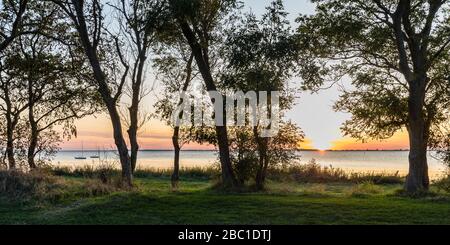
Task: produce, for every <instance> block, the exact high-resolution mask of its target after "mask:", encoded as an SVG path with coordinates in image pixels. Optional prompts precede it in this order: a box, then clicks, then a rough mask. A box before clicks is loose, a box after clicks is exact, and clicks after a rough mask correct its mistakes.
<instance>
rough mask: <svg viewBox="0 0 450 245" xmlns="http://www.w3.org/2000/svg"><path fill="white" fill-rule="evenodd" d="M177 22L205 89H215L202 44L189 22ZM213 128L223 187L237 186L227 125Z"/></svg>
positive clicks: (180, 20) (179, 20)
mask: <svg viewBox="0 0 450 245" xmlns="http://www.w3.org/2000/svg"><path fill="white" fill-rule="evenodd" d="M178 22H179V24H180V27H181V30H182V32H183V35H184V37H185V38H186V40H187V41H188V43H189V46H190V47H191V50H192V53H193V54H194V58H195V61H196V63H197V66H198V69H199V71H200V73H201V75H202V77H203V81H204V82H205V85H206V89H207V90H208V91H217V87H216V84H215V82H214V79H213V77H212V74H211V68H210V66H209V63H208V57H207V53H206V52H204V51H203V50H202V46H201V45H200V44H199V42H198V40H197V38H196V37H195V34H194V32H193V31H192V29H191V27H190V26H189V24H188V23H187V22H186V21H184V20H182V19H178ZM211 99H212V98H211ZM215 129H216V135H217V142H218V147H219V159H220V165H221V168H222V182H223V185H224V186H225V187H235V186H238V185H239V184H238V181H237V179H236V176H235V174H234V172H233V167H232V165H231V158H230V149H229V143H228V131H227V127H226V126H216V127H215Z"/></svg>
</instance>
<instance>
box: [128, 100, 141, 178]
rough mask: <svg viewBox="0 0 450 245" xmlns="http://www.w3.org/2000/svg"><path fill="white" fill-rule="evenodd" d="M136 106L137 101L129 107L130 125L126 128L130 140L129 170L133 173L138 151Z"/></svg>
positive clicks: (137, 105)
mask: <svg viewBox="0 0 450 245" xmlns="http://www.w3.org/2000/svg"><path fill="white" fill-rule="evenodd" d="M138 107H139V103H137V104H134V103H133V105H132V106H131V107H130V108H129V111H130V127H129V128H128V138H129V140H130V146H131V153H130V161H131V171H132V172H133V173H134V171H135V170H136V162H137V157H138V152H139V143H138V141H137V131H138V123H139V122H138V120H139V119H138Z"/></svg>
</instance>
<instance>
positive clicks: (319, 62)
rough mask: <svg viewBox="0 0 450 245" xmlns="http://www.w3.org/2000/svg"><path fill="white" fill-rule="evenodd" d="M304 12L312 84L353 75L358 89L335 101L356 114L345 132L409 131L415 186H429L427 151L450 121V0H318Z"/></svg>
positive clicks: (384, 134) (303, 41) (301, 34)
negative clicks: (312, 12) (312, 10)
mask: <svg viewBox="0 0 450 245" xmlns="http://www.w3.org/2000/svg"><path fill="white" fill-rule="evenodd" d="M314 2H315V3H317V12H316V14H315V15H313V16H301V17H299V18H298V22H299V24H300V27H299V28H298V39H299V47H300V49H301V50H302V54H303V55H301V56H300V58H299V60H300V61H301V62H300V73H301V74H302V76H303V78H304V80H305V88H308V89H317V88H318V87H320V86H321V85H323V84H324V83H325V82H326V81H331V82H336V81H339V80H340V79H342V78H345V77H348V78H350V79H351V83H352V84H353V87H354V88H355V89H354V90H353V91H349V90H346V91H345V92H344V94H343V95H342V97H341V99H340V101H338V102H337V104H336V107H335V108H336V109H337V110H342V111H347V112H350V113H351V114H352V118H351V119H350V120H349V121H347V122H346V123H345V124H344V126H343V127H342V129H343V132H344V133H345V134H346V135H350V136H353V137H356V138H358V139H361V140H365V139H387V138H389V137H391V136H392V135H393V134H394V133H395V132H397V131H398V130H401V129H402V128H406V129H407V131H408V134H409V143H410V155H409V174H408V177H407V181H406V184H405V190H406V191H408V192H417V191H421V190H427V189H428V187H429V183H430V181H429V177H428V164H427V150H428V149H429V147H430V142H432V141H434V140H435V139H433V137H435V136H437V134H434V131H435V129H436V128H438V127H440V125H441V124H443V123H444V122H446V121H448V119H449V115H450V114H449V113H448V110H447V109H446V108H448V105H449V96H448V95H449V94H450V93H449V91H450V90H449V89H450V86H449V77H448V74H449V73H448V69H449V68H448V62H449V60H450V59H449V58H450V56H449V51H450V25H449V23H450V18H449V16H448V15H447V14H446V13H447V12H448V11H449V7H450V6H449V1H447V0H430V1H415V0H398V1H383V0H374V1H359V0H357V1H349V0H343V1H337V0H317V1H314Z"/></svg>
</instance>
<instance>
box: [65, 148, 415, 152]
mask: <svg viewBox="0 0 450 245" xmlns="http://www.w3.org/2000/svg"><path fill="white" fill-rule="evenodd" d="M80 151H82V150H81V149H79V150H60V152H80ZM84 151H85V152H97V151H98V149H91V150H86V149H84ZM106 151H115V150H112V149H111V150H101V152H106ZM139 151H140V152H170V151H173V149H144V150H139ZM181 151H184V152H217V150H181ZM299 151H303V152H308V151H309V152H407V151H409V149H400V150H318V149H301V150H299Z"/></svg>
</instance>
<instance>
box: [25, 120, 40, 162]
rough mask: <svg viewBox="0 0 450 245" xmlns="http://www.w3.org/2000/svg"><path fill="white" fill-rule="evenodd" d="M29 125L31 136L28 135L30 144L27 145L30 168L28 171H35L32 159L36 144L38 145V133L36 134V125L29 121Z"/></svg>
mask: <svg viewBox="0 0 450 245" xmlns="http://www.w3.org/2000/svg"><path fill="white" fill-rule="evenodd" d="M30 125H31V127H30V128H31V134H30V143H29V145H28V152H27V159H28V166H29V167H30V169H36V168H37V165H36V162H35V160H34V157H35V152H36V148H37V144H38V137H39V132H38V129H37V125H36V124H34V123H32V122H31V121H30Z"/></svg>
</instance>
